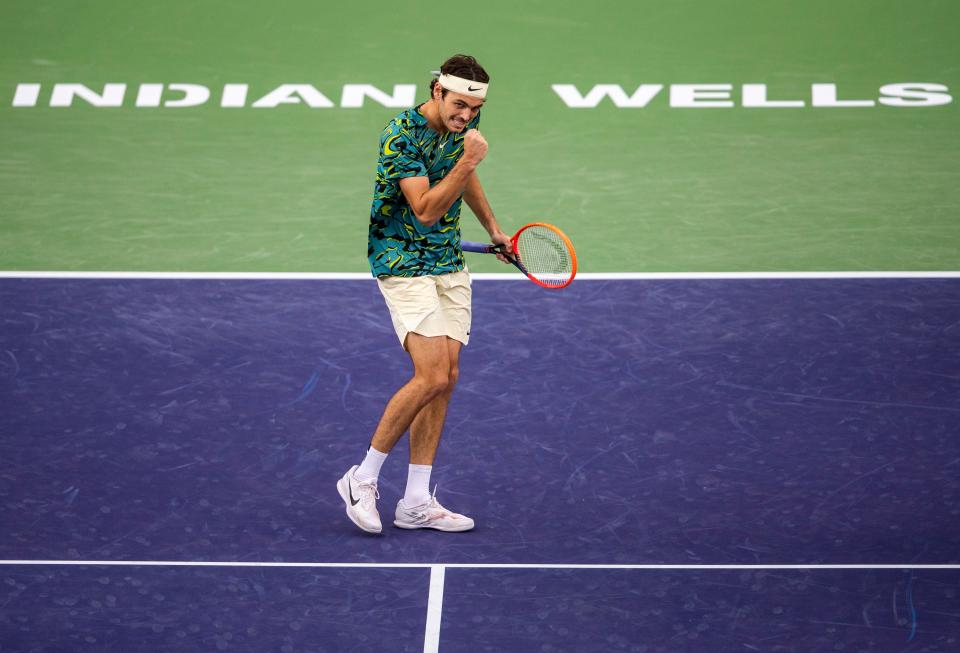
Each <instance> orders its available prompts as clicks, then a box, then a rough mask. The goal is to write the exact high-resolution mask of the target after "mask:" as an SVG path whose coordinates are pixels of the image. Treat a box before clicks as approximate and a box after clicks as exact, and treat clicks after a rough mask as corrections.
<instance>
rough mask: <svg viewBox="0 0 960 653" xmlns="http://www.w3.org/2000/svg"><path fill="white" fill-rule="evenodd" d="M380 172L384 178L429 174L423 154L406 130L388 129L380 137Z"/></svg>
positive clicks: (424, 175)
mask: <svg viewBox="0 0 960 653" xmlns="http://www.w3.org/2000/svg"><path fill="white" fill-rule="evenodd" d="M380 173H381V175H382V176H383V178H384V179H403V178H404V177H426V176H427V166H426V165H425V164H424V162H423V158H422V154H421V153H420V150H419V149H418V148H417V146H416V145H415V144H414V143H413V141H412V139H411V138H410V135H409V134H408V133H407V132H406V131H405V130H402V129H387V130H385V131H384V132H383V135H382V136H381V137H380Z"/></svg>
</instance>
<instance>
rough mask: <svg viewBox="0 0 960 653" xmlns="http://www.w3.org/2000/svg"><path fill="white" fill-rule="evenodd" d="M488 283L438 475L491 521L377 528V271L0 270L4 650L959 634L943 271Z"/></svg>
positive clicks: (594, 643)
mask: <svg viewBox="0 0 960 653" xmlns="http://www.w3.org/2000/svg"><path fill="white" fill-rule="evenodd" d="M474 287H475V314H476V317H475V324H476V325H477V328H476V329H475V330H474V333H473V335H472V342H471V345H470V346H469V347H468V348H467V349H466V350H465V352H464V355H463V360H462V376H461V379H462V380H461V382H460V385H459V386H458V390H457V392H456V394H455V395H454V400H453V403H452V405H451V409H450V413H449V415H448V419H447V427H446V431H445V435H444V440H443V443H442V444H441V449H440V453H439V456H438V460H437V465H436V467H435V471H434V479H435V481H436V482H437V483H438V484H439V492H438V496H440V497H441V498H442V499H443V501H444V503H445V504H446V505H448V506H449V507H451V508H453V509H456V510H458V511H461V512H464V513H466V514H469V515H471V516H472V517H474V518H475V519H476V521H477V528H476V529H475V530H474V531H472V532H469V533H462V534H444V533H429V532H419V531H414V532H406V531H402V530H400V529H395V528H392V527H388V528H386V529H385V532H384V534H383V535H382V536H379V537H374V536H367V535H365V534H363V533H361V532H360V531H358V530H357V529H356V528H355V527H354V526H353V525H352V524H351V523H350V522H349V521H348V520H347V518H346V517H345V515H344V514H343V504H342V502H341V500H340V498H339V497H338V496H337V493H336V490H335V488H334V484H335V483H336V480H337V478H338V477H339V476H340V475H342V474H343V472H344V470H345V469H346V468H347V467H348V466H349V465H350V464H352V463H351V461H355V460H356V459H357V457H358V456H359V455H360V454H361V453H362V450H363V448H364V446H365V445H366V438H367V437H368V436H369V434H370V432H371V430H372V428H373V426H374V425H375V423H376V420H377V418H378V417H379V414H380V411H381V410H382V408H383V402H384V400H385V399H384V398H385V397H388V396H389V394H390V393H391V392H392V390H394V389H395V388H396V387H398V386H399V385H400V384H401V383H402V382H403V381H404V379H405V378H406V375H407V374H408V373H409V370H408V367H407V365H408V364H407V363H406V361H405V358H404V357H403V356H402V355H400V351H399V345H398V344H397V342H396V338H395V336H394V334H393V332H392V330H390V328H389V322H388V321H387V320H385V319H384V318H385V315H386V312H385V311H386V309H385V308H384V307H383V306H382V300H381V299H380V296H379V293H378V291H377V288H376V285H375V284H373V283H372V282H370V281H354V280H342V281H334V280H313V281H302V280H300V281H293V280H288V281H281V280H250V279H248V280H213V279H179V280H177V279H166V280H161V279H40V278H8V279H4V280H2V282H0V306H2V307H3V310H2V314H3V326H2V331H0V388H2V393H3V396H4V408H3V425H2V428H3V439H2V448H3V449H2V452H0V454H2V456H0V496H2V510H3V517H2V522H3V525H4V535H3V537H2V538H0V558H2V559H3V566H2V569H0V573H2V575H3V578H4V582H5V585H4V590H3V594H2V596H3V601H4V608H3V610H2V612H0V641H2V642H3V644H2V646H0V650H11V651H14V650H16V651H20V650H51V651H52V650H127V649H130V648H133V646H132V644H131V643H132V642H136V643H138V644H137V645H138V646H141V648H142V650H148V649H151V650H172V649H176V650H211V649H215V650H238V651H248V650H249V651H262V650H282V651H284V653H289V652H290V651H347V650H397V651H421V650H438V648H437V647H439V650H442V651H445V652H446V651H485V650H489V651H504V650H525V651H526V650H531V651H533V650H536V651H568V650H575V651H661V650H663V651H666V650H704V651H706V650H710V651H733V650H737V651H739V650H770V651H774V650H775V651H811V650H832V649H836V650H884V651H885V650H911V651H913V650H916V651H942V650H950V649H951V648H953V647H955V646H956V645H957V639H958V633H960V608H958V593H960V555H958V553H957V552H958V550H960V529H958V528H957V527H956V523H957V521H958V514H960V497H958V493H960V481H958V471H960V441H958V437H957V436H958V428H957V423H958V417H960V372H958V370H960V347H958V336H960V284H958V283H957V281H956V280H955V279H946V278H942V279H937V278H897V279H894V278H886V279H863V278H838V279H738V280H731V279H686V280H678V279H673V280H586V281H582V282H579V283H576V284H574V285H573V286H571V287H570V288H569V289H567V290H566V291H564V292H563V293H549V292H544V291H542V290H541V289H538V288H536V287H534V286H533V285H532V284H528V283H518V282H508V281H486V280H480V281H476V282H475V285H474ZM405 457H406V446H405V445H404V444H403V443H401V445H400V446H399V447H398V449H397V450H396V452H395V453H394V455H393V456H391V458H390V460H388V461H387V463H386V466H385V468H384V470H383V474H382V476H381V482H380V491H381V495H382V498H381V501H380V506H381V511H387V512H389V511H391V510H392V506H393V505H394V504H395V502H396V500H397V499H398V498H399V496H400V495H401V494H402V481H403V480H404V474H405V466H406V460H405ZM64 563H70V564H64ZM120 563H126V564H120ZM219 563H225V564H223V565H222V566H221V565H220V564H219ZM226 563H230V564H226ZM233 563H236V564H233ZM357 621H359V622H362V623H363V624H365V626H364V628H365V630H364V632H365V635H364V637H365V638H366V639H365V640H364V641H363V642H359V641H356V640H355V639H350V638H349V637H348V635H349V634H350V624H351V623H354V622H357ZM425 633H426V634H425ZM431 638H432V640H431ZM431 641H432V644H431ZM144 642H147V643H148V644H146V645H144V644H143V643H144ZM143 646H146V648H143ZM431 646H432V647H433V648H432V649H431V648H430V647H431ZM838 647H839V648H838ZM908 647H909V648H908Z"/></svg>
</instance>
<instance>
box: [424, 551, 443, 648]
mask: <svg viewBox="0 0 960 653" xmlns="http://www.w3.org/2000/svg"><path fill="white" fill-rule="evenodd" d="M445 575H446V570H445V569H444V566H443V565H431V566H430V595H429V596H428V597H427V627H426V630H425V632H424V635H423V653H438V651H439V650H440V617H441V616H442V615H443V579H444V576H445Z"/></svg>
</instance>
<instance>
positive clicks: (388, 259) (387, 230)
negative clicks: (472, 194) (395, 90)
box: [367, 105, 480, 277]
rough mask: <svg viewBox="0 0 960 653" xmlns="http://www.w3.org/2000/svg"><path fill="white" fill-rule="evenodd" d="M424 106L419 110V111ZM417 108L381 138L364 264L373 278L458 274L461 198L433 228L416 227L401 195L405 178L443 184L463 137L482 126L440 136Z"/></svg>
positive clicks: (398, 119) (477, 119) (389, 126)
mask: <svg viewBox="0 0 960 653" xmlns="http://www.w3.org/2000/svg"><path fill="white" fill-rule="evenodd" d="M420 106H423V105H420ZM420 106H417V107H414V108H412V109H408V110H406V111H404V112H403V113H401V114H400V115H398V116H397V117H396V118H394V119H393V120H391V121H390V123H389V124H387V126H386V128H385V129H384V130H383V133H382V134H380V159H379V161H378V162H377V179H376V183H375V184H374V189H373V206H372V207H371V209H370V230H369V237H368V241H367V258H368V259H369V260H370V271H371V272H372V273H373V276H375V277H383V276H393V277H421V276H426V275H433V274H447V273H449V272H459V271H460V270H462V269H463V267H464V262H463V250H461V249H460V206H461V204H462V202H463V196H462V195H461V196H460V197H458V198H457V199H456V201H455V202H454V203H453V205H452V206H451V207H450V208H449V209H447V212H446V213H445V214H444V215H443V217H442V218H440V219H439V220H438V221H437V222H436V223H435V224H434V225H433V226H430V227H425V226H423V225H422V224H420V221H419V220H417V218H416V216H415V215H414V213H413V209H412V208H411V207H410V204H409V203H408V202H407V199H406V198H405V197H404V195H403V191H401V190H400V180H401V179H403V178H404V177H428V178H429V180H430V186H431V187H432V186H434V185H436V184H437V183H438V182H439V181H440V180H441V179H443V178H444V177H445V176H446V175H447V173H448V172H450V170H452V169H453V166H454V165H456V163H457V161H458V160H459V159H460V156H461V155H462V154H463V135H464V134H465V133H466V131H467V130H468V129H474V128H476V126H477V125H478V124H479V123H480V114H479V113H478V114H477V116H476V117H475V118H474V119H473V120H471V121H470V123H469V124H468V125H467V126H466V127H465V128H464V129H463V131H462V132H460V133H453V132H448V133H445V134H440V133H438V132H436V131H434V130H433V129H431V128H430V126H429V125H428V124H427V119H426V118H425V117H424V116H423V115H422V114H421V113H420V112H419V110H418V109H419V108H420Z"/></svg>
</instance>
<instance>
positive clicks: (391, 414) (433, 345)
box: [370, 333, 460, 461]
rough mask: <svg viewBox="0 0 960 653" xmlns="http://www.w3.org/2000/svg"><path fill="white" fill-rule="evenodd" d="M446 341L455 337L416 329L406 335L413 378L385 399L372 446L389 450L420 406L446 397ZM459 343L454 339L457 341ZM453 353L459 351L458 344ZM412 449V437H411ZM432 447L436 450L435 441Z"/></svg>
mask: <svg viewBox="0 0 960 653" xmlns="http://www.w3.org/2000/svg"><path fill="white" fill-rule="evenodd" d="M448 342H456V341H451V340H449V339H448V338H447V337H446V336H437V337H427V336H421V335H420V334H418V333H410V334H408V335H407V343H406V344H407V351H408V352H409V353H410V358H411V360H412V361H413V378H411V379H410V380H409V381H408V382H407V383H406V385H404V386H403V387H402V388H400V389H399V390H397V392H396V394H394V395H393V397H392V398H391V399H390V401H389V402H387V407H386V408H385V409H384V411H383V416H382V417H381V418H380V423H379V424H378V425H377V428H376V430H375V431H374V432H373V438H372V440H371V441H370V444H371V445H373V448H374V449H376V450H377V451H382V452H383V453H389V452H390V450H391V449H393V447H394V446H395V445H396V444H397V441H398V440H399V439H400V437H401V436H402V435H403V434H404V432H406V430H407V429H409V428H411V424H413V422H414V420H415V419H416V418H417V416H418V414H419V413H420V412H421V411H422V410H423V409H424V407H426V406H427V405H428V404H430V403H431V402H433V401H435V400H436V399H438V398H440V397H442V396H443V395H447V401H449V393H450V391H452V388H450V379H451V372H450V371H451V359H450V350H449V345H448V344H447V343H448ZM459 344H460V343H459V342H458V343H457V345H459ZM457 353H458V354H459V347H458V348H457ZM443 413H446V402H444V409H443ZM441 420H442V415H441ZM431 423H432V422H431ZM441 426H442V421H441ZM437 442H439V439H438V440H437ZM412 450H413V438H411V451H412ZM433 450H434V452H435V451H436V444H434V447H433ZM430 459H431V461H432V459H433V454H430Z"/></svg>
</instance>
